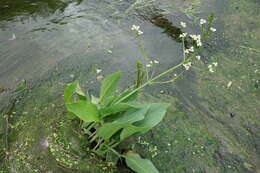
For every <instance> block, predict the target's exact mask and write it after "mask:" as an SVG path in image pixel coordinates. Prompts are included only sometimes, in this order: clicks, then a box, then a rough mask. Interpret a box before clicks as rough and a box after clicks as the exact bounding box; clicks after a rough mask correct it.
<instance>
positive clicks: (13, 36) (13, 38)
mask: <svg viewBox="0 0 260 173" xmlns="http://www.w3.org/2000/svg"><path fill="white" fill-rule="evenodd" d="M15 39H16V36H15V34H14V33H13V35H12V38H10V39H9V40H10V41H12V40H15Z"/></svg>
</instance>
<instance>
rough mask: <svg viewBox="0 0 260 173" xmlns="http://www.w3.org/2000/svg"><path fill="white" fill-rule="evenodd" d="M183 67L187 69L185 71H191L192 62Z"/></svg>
mask: <svg viewBox="0 0 260 173" xmlns="http://www.w3.org/2000/svg"><path fill="white" fill-rule="evenodd" d="M183 67H184V68H185V70H189V69H190V67H191V62H187V63H186V64H183Z"/></svg>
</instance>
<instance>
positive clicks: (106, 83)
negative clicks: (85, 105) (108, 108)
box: [100, 72, 121, 102]
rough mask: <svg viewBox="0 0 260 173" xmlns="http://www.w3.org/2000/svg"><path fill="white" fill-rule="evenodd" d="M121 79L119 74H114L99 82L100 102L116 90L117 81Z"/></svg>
mask: <svg viewBox="0 0 260 173" xmlns="http://www.w3.org/2000/svg"><path fill="white" fill-rule="evenodd" d="M120 77H121V72H116V73H113V74H111V75H108V76H107V77H105V78H104V79H103V80H102V82H101V91H100V102H101V101H103V99H104V98H106V97H108V96H110V95H111V94H113V93H114V92H115V90H116V87H117V83H118V80H119V79H120Z"/></svg>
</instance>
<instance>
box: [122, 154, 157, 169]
mask: <svg viewBox="0 0 260 173" xmlns="http://www.w3.org/2000/svg"><path fill="white" fill-rule="evenodd" d="M124 157H125V159H126V164H127V166H128V167H129V168H131V169H132V170H134V171H135V172H137V173H159V171H158V170H157V169H156V167H155V166H154V165H153V163H152V162H151V161H150V160H148V159H143V158H141V157H140V155H139V154H137V153H133V152H128V153H126V154H125V156H124Z"/></svg>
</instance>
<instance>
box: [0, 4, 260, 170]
mask: <svg viewBox="0 0 260 173" xmlns="http://www.w3.org/2000/svg"><path fill="white" fill-rule="evenodd" d="M259 9H260V2H259V1H257V0H195V1H193V0H185V1H183V0H160V1H155V0H124V1H123V0H41V1H39V0H36V1H35V0H1V1H0V103H1V106H0V108H3V107H5V106H9V108H5V109H3V110H8V109H10V110H12V111H10V112H9V113H10V114H12V115H13V117H14V119H13V120H12V121H11V122H10V124H11V125H12V126H14V127H13V128H12V129H14V130H13V131H14V132H12V131H11V132H10V134H11V137H10V138H11V140H10V144H9V147H10V152H11V154H10V157H9V159H8V165H9V167H8V169H7V168H6V167H4V166H6V165H4V164H1V165H0V166H1V167H3V168H1V167H0V172H1V171H2V170H3V172H4V171H6V170H7V172H37V171H38V172H48V173H51V172H55V173H56V172H88V171H90V172H109V171H104V170H103V171H102V167H103V166H104V165H103V163H94V165H98V166H97V168H96V167H95V166H93V165H92V164H93V163H92V162H89V163H86V165H84V166H82V165H83V164H82V163H81V162H80V161H79V162H80V163H79V164H77V165H80V166H76V168H77V169H76V170H75V169H66V166H65V168H64V165H63V166H61V165H59V163H58V162H57V163H56V161H57V158H59V157H63V156H59V155H58V154H56V155H55V154H51V153H50V152H48V149H46V148H48V145H51V143H52V141H51V140H50V139H52V138H51V135H52V134H53V133H57V129H62V130H64V129H63V127H62V126H60V125H59V122H58V120H57V119H62V118H63V117H64V116H63V114H65V113H64V112H65V110H64V106H63V100H62V94H63V93H62V92H63V89H64V88H65V86H66V83H68V82H71V81H73V80H75V79H79V80H80V82H81V84H82V86H83V88H84V89H85V90H89V91H90V92H92V93H96V92H97V89H96V88H97V87H98V86H99V81H97V79H96V78H97V76H98V74H96V69H102V73H101V74H102V75H106V74H109V73H112V72H115V71H118V70H120V71H123V72H124V77H123V80H122V82H121V86H122V87H123V86H129V85H130V84H131V83H132V79H133V78H134V70H135V69H134V67H135V62H136V61H137V60H141V56H142V55H141V53H140V51H139V48H138V41H137V40H136V38H135V36H134V34H133V32H132V31H131V26H132V25H133V24H136V25H140V26H141V29H142V31H143V32H144V34H143V35H142V39H143V42H144V46H145V48H146V51H147V52H148V53H149V55H150V56H151V58H152V59H157V60H159V61H160V66H159V70H160V71H162V70H164V69H167V68H168V67H171V66H173V65H176V64H177V63H178V62H180V61H181V59H182V44H181V42H180V40H179V34H180V33H181V32H184V31H185V32H188V33H195V34H198V33H199V32H200V27H199V19H200V18H205V19H206V18H207V16H208V15H210V14H211V13H212V12H213V13H214V14H215V18H216V20H215V22H214V23H213V26H214V27H215V28H216V29H217V32H216V33H214V35H212V36H211V38H209V39H208V40H207V41H206V42H205V45H204V49H203V50H202V52H201V54H200V55H201V57H202V62H203V63H201V64H196V65H195V67H194V68H193V69H192V70H191V71H189V72H187V73H185V74H184V76H183V77H182V78H181V79H180V80H178V81H177V82H176V83H173V84H169V85H158V86H153V87H148V88H147V89H146V90H144V93H145V94H144V96H142V97H143V98H141V99H145V100H150V101H151V102H153V101H154V102H158V100H160V101H162V102H169V103H171V105H172V106H171V109H170V110H169V113H168V115H167V117H166V118H165V120H164V121H163V122H162V123H161V124H160V125H159V126H158V127H156V128H155V129H154V130H153V131H152V132H149V133H148V134H147V135H142V136H141V139H139V138H138V139H130V142H131V141H132V143H136V145H134V146H132V145H131V147H134V149H135V150H136V151H139V152H141V153H142V156H145V157H147V158H150V159H151V160H152V161H153V162H154V164H155V165H156V167H158V169H159V171H160V172H164V173H169V172H188V173H189V172H198V173H199V172H206V173H208V172H209V173H215V172H217V173H222V172H223V173H224V172H227V173H229V172H230V173H231V172H232V173H233V172H234V173H235V172H241V173H244V172H250V173H251V172H252V173H254V172H257V173H258V172H260V167H259V163H260V135H259V134H260V119H259V118H260V116H259V115H260V100H259V98H260V92H259V85H260V84H259V80H260V61H259V58H260V47H259V45H260V42H259V40H260V29H259V28H260V23H259V21H260V14H259ZM181 21H183V22H186V23H187V28H185V29H183V28H181V26H180V22H181ZM211 62H218V64H219V66H218V68H217V70H216V72H215V73H213V74H211V73H209V72H208V69H207V64H208V63H211ZM23 80H25V81H26V83H27V85H28V87H29V88H30V89H29V91H28V90H27V91H26V92H25V93H24V94H21V95H20V96H21V97H20V98H18V99H17V100H18V102H16V103H15V106H14V105H12V102H10V101H9V100H10V97H11V96H12V91H14V90H15V89H16V88H17V87H18V86H19V84H20V83H21V81H23ZM10 105H11V106H10ZM3 112H4V111H3ZM0 115H2V114H0ZM64 121H65V123H66V120H64ZM0 122H1V123H0V125H1V127H2V128H1V131H0V138H2V140H1V141H0V142H3V141H4V138H3V136H4V134H5V132H4V130H5V128H4V127H5V126H6V124H5V123H6V122H5V120H4V118H3V117H1V119H0ZM56 126H57V127H56ZM62 130H61V131H62ZM29 137H30V138H32V139H34V141H33V142H32V141H31V142H30V141H28V138H29ZM48 140H49V143H50V144H48ZM73 140H74V138H73ZM133 141H134V142H133ZM147 143H149V144H147ZM25 144H26V145H25ZM42 144H44V147H41V145H42ZM130 144H131V143H130ZM130 144H129V145H130ZM55 145H56V143H55V142H53V146H55ZM124 145H127V147H129V146H128V143H127V144H124ZM18 146H20V147H18ZM155 148H157V150H155ZM1 152H2V151H1V150H0V153H1ZM0 156H2V154H1V155H0ZM64 157H65V156H64ZM65 158H66V157H65ZM55 159H56V161H55ZM72 160H73V159H72ZM73 162H74V160H73ZM75 162H77V160H76V161H75ZM83 163H85V161H84V162H83ZM25 165H26V166H25ZM89 166H90V167H91V169H90V168H89ZM92 167H95V168H93V169H92ZM99 167H101V171H100V169H99ZM86 170H88V171H86ZM115 170H116V171H115ZM115 170H114V171H111V172H118V170H117V169H115ZM119 172H127V170H125V169H121V168H120V169H119Z"/></svg>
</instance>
